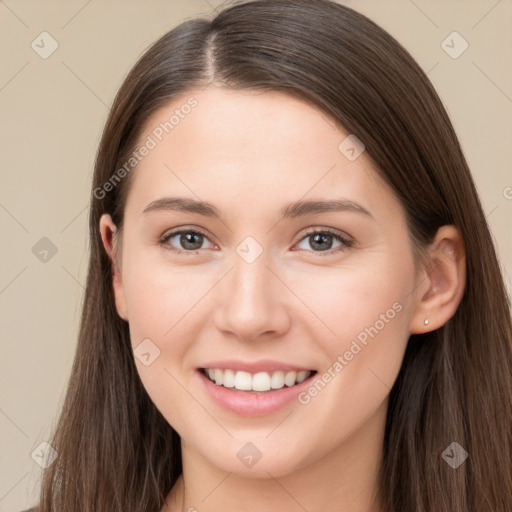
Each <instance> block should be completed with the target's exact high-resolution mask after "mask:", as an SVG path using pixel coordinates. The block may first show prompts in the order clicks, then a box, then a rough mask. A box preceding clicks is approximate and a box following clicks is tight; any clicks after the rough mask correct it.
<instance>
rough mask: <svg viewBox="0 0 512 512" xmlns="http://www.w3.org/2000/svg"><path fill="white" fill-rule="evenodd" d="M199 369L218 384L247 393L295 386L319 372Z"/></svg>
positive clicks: (262, 392)
mask: <svg viewBox="0 0 512 512" xmlns="http://www.w3.org/2000/svg"><path fill="white" fill-rule="evenodd" d="M199 371H200V372H201V373H202V374H203V375H204V376H205V377H206V378H207V379H209V380H210V381H211V382H214V383H215V384H216V385H217V386H220V387H224V388H228V389H231V390H233V391H234V390H236V391H243V392H246V393H254V394H264V393H272V392H273V391H279V390H280V389H283V388H293V387H294V386H297V385H298V384H301V383H302V382H304V381H305V380H307V379H309V378H311V377H312V376H313V375H315V374H316V373H317V371H316V370H302V371H298V372H296V371H285V370H277V371H273V372H257V373H250V372H246V371H241V370H238V371H237V370H231V369H223V368H199Z"/></svg>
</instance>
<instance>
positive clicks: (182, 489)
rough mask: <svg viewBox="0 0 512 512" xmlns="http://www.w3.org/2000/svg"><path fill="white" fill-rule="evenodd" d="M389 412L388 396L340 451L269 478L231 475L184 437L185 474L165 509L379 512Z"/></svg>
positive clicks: (191, 511)
mask: <svg viewBox="0 0 512 512" xmlns="http://www.w3.org/2000/svg"><path fill="white" fill-rule="evenodd" d="M386 411H387V400H386V401H385V402H384V403H383V404H382V406H381V407H380V408H379V409H378V410H377V411H376V413H375V414H374V416H373V417H372V418H370V419H369V420H368V421H367V422H366V423H365V424H364V425H362V426H361V427H360V428H359V429H358V430H357V432H355V433H354V434H353V435H352V436H351V437H350V438H348V439H347V440H346V441H345V442H343V443H342V444H340V445H339V446H338V447H337V449H336V450H332V451H330V452H329V453H328V454H327V455H326V456H324V457H322V458H320V459H315V460H313V461H312V462H310V463H306V464H304V465H303V466H302V467H301V468H299V469H296V470H295V471H293V472H292V473H288V474H285V475H281V476H275V475H273V474H272V471H267V474H268V478H249V477H247V476H243V475H239V474H235V473H226V472H225V471H222V470H220V469H219V468H217V467H216V466H215V465H213V464H211V463H210V462H209V461H208V460H206V459H205V458H204V457H202V455H201V454H199V453H198V452H197V451H196V450H195V449H194V448H192V447H191V446H189V445H187V444H186V443H185V442H183V440H182V460H183V473H182V475H181V476H180V478H179V480H178V481H177V483H176V485H175V486H174V487H173V489H172V490H171V493H170V494H169V496H168V498H167V500H166V506H165V507H164V508H163V509H162V512H199V511H200V512H220V511H225V510H242V508H243V510H244V512H257V511H258V512H259V511H261V510H269V511H271V510H276V509H278V510H279V511H280V512H297V510H340V511H343V512H376V511H378V510H379V508H378V504H377V501H376V500H377V485H378V477H379V469H380V466H381V464H382V447H383V439H384V427H385V419H386ZM333 421H336V419H333ZM241 504H243V507H241Z"/></svg>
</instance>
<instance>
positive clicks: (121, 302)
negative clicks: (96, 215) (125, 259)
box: [100, 213, 128, 321]
mask: <svg viewBox="0 0 512 512" xmlns="http://www.w3.org/2000/svg"><path fill="white" fill-rule="evenodd" d="M100 234H101V240H102V242H103V247H104V248H105V251H106V252H107V255H108V257H109V258H110V260H111V262H112V288H113V290H114V298H115V302H116V309H117V313H118V314H119V316H120V317H121V318H122V319H123V320H126V321H128V315H127V311H126V300H125V296H124V288H123V279H122V276H121V267H120V265H119V264H118V261H117V258H118V256H119V254H118V250H119V247H117V243H118V242H117V240H118V239H117V238H116V234H117V228H116V225H115V224H114V223H113V222H112V217H111V216H110V215H108V214H106V213H105V214H103V215H102V216H101V219H100Z"/></svg>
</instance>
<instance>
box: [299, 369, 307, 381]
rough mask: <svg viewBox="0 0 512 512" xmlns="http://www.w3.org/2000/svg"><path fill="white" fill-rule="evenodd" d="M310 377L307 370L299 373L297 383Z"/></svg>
mask: <svg viewBox="0 0 512 512" xmlns="http://www.w3.org/2000/svg"><path fill="white" fill-rule="evenodd" d="M308 377H309V372H308V371H306V370H304V371H302V372H299V373H297V383H299V382H302V381H304V380H306V379H307V378H308Z"/></svg>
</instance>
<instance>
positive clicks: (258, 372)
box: [40, 0, 512, 512]
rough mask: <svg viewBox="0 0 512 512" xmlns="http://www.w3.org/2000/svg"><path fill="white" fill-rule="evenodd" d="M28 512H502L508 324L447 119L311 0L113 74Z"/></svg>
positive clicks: (507, 437) (225, 26)
mask: <svg viewBox="0 0 512 512" xmlns="http://www.w3.org/2000/svg"><path fill="white" fill-rule="evenodd" d="M90 237H91V256H90V264H89V271H88V279H87V288H86V295H85V301H84V306H83V315H82V323H81V330H80V338H79V343H78V348H77V354H76V358H75V362H74V366H73V372H72V377H71V380H70V382H69V387H68V391H67V396H66V401H65V404H64V407H63V411H62V415H61V418H60V421H59V423H58V425H57V427H56V430H55V436H54V438H53V439H52V440H51V445H52V446H53V448H54V449H55V450H56V451H57V453H58V456H57V459H56V460H55V462H54V463H53V464H52V465H51V466H50V467H49V468H48V469H47V470H46V471H45V474H44V480H43V485H42V493H41V502H40V510H41V511H42V512H49V511H51V510H52V511H61V510H66V511H78V510H91V511H99V510H109V511H127V510H137V511H162V512H164V511H166V512H167V511H178V510H180V511H182V510H183V511H184V510H188V511H192V510H198V511H217V510H247V511H252V510H280V511H283V510H284V511H288V510H290V511H291V510H311V511H312V510H320V509H326V508H329V509H331V510H343V511H350V512H355V511H357V512H359V511H361V512H362V511H378V512H398V511H400V512H402V511H403V512H410V511H413V510H418V511H424V512H431V511H432V512H433V511H435V512H440V511H448V510H450V511H453V510H457V511H465V512H477V511H480V512H483V511H491V510H493V511H503V512H505V511H509V510H512V472H511V467H510V466H511V465H510V453H511V448H512V442H511V441H512V439H511V438H512V435H511V434H512V432H511V421H512V404H511V397H512V385H511V384H512V383H511V374H510V368H511V366H512V351H511V345H512V344H511V340H512V335H511V332H512V327H511V320H510V315H509V309H510V304H509V302H508V299H507V296H506V293H505V289H504V285H503V280H502V277H501V275H500V270H499V265H498V261H497V258H496V252H495V249H494V247H493V242H492V238H491V236H490V233H489V228H488V226H487V224H486V220H485V216H484V213H483V211H482V207H481V204H480V202H479V199H478V196H477V193H476V191H475V186H474V183H473V181H472V178H471V175H470V172H469V169H468V166H467V163H466V161H465V159H464V156H463V154H462V151H461V148H460V145H459V143H458V141H457V138H456V135H455V133H454V130H453V128H452V125H451V123H450V121H449V119H448V116H447V114H446V112H445V110H444V108H443V106H442V104H441V102H440V100H439V98H438V96H437V94H436V93H435V91H434V89H433V87H432V85H431V84H430V82H429V81H428V79H427V77H426V76H425V74H424V73H423V72H422V70H421V69H420V68H419V67H418V65H417V64H416V63H415V62H414V61H413V59H412V58H411V57H410V55H409V54H408V53H407V52H406V51H405V50H404V49H403V48H402V47H401V46H400V45H399V44H398V43H397V42H396V41H395V40H394V39H393V38H392V37H391V36H390V35H388V34H387V33H386V32H385V31H383V30H382V29H381V28H379V27H378V26H376V25H375V24H374V23H373V22H371V21H370V20H368V19H367V18H365V17H364V16H362V15H360V14H358V13H356V12H354V11H353V10H351V9H349V8H347V7H344V6H341V5H338V4H335V3H331V2H329V1H326V0H292V1H290V0H267V1H265V0H264V1H256V2H249V3H244V4H240V5H236V6H234V7H231V8H229V9H226V10H224V11H223V12H221V13H220V14H219V15H218V16H216V17H215V18H214V19H213V20H212V21H209V20H191V21H187V22H185V23H183V24H182V25H180V26H179V27H177V28H175V29H174V30H172V31H170V32H169V33H168V34H166V35H164V36H163V37H162V38H161V39H160V40H159V41H157V42H156V43H155V44H154V45H153V46H152V47H151V48H150V49H149V50H148V52H146V54H145V55H144V56H143V57H142V58H141V59H140V61H139V62H138V63H137V64H136V65H135V67H134V68H133V69H132V71H131V72H130V74H129V75H128V77H127V78H126V80H125V82H124V83H123V85H122V86H121V89H120V90H119V92H118V95H117V97H116V99H115V101H114V105H113V107H112V110H111V113H110V116H109V119H108V121H107V124H106V127H105V130H104V133H103V136H102V140H101V143H100V148H99V151H98V156H97V160H96V167H95V173H94V179H93V189H92V196H91V210H90Z"/></svg>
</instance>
